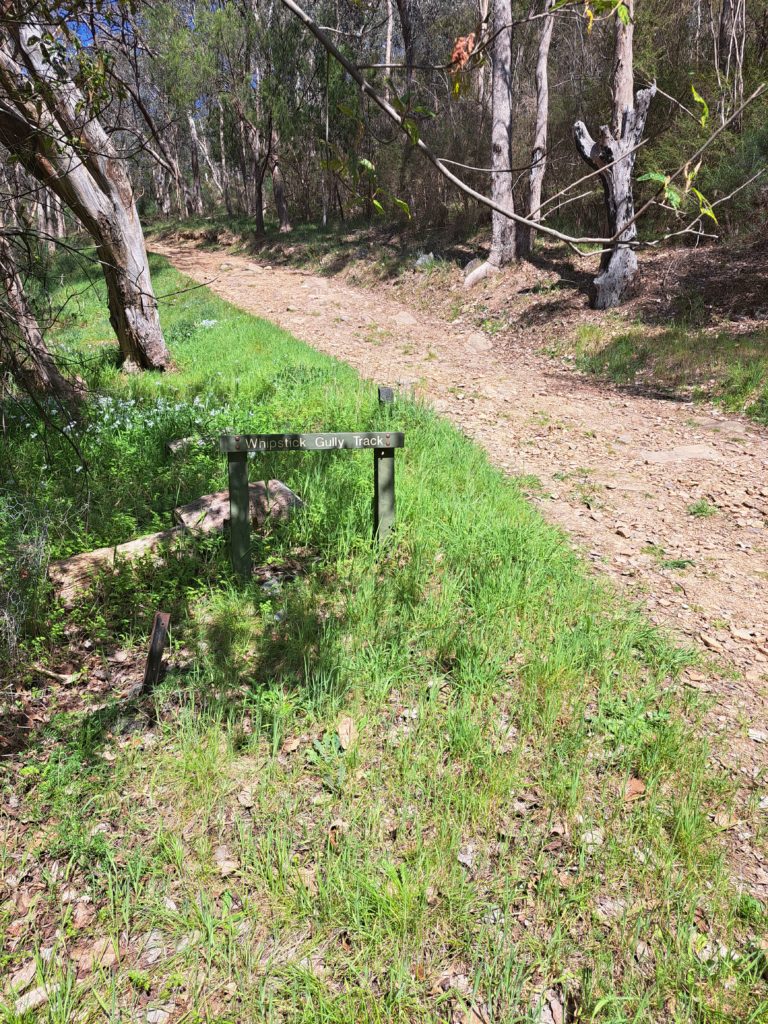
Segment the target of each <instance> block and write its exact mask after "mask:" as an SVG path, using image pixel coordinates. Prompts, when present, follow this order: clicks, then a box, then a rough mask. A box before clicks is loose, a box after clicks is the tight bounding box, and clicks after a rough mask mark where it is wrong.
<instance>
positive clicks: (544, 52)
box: [519, 0, 555, 255]
mask: <svg viewBox="0 0 768 1024" xmlns="http://www.w3.org/2000/svg"><path fill="white" fill-rule="evenodd" d="M553 4H554V0H544V10H545V11H551V10H552V6H553ZM554 27H555V18H554V15H553V14H551V13H550V14H549V15H548V16H547V17H546V18H545V19H544V22H543V24H542V29H541V35H540V36H539V51H538V54H537V57H536V122H535V127H534V132H533V150H532V153H531V173H530V176H529V179H528V219H529V220H535V221H539V220H540V219H541V211H540V207H541V190H542V186H543V184H544V174H545V173H546V170H547V134H548V130H549V47H550V44H551V42H552V30H553V29H554ZM535 238H536V231H535V230H534V229H533V228H530V229H523V228H521V229H520V240H521V245H520V247H519V248H520V254H521V255H523V254H524V253H525V252H530V250H531V249H532V248H533V243H534V240H535Z"/></svg>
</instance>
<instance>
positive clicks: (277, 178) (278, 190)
mask: <svg viewBox="0 0 768 1024" xmlns="http://www.w3.org/2000/svg"><path fill="white" fill-rule="evenodd" d="M269 169H270V172H271V174H272V194H273V196H274V197H275V209H276V210H277V220H278V223H279V224H280V231H281V233H283V234H285V233H287V232H289V231H291V230H292V229H291V220H290V217H289V216H288V203H287V201H286V198H285V182H284V181H283V172H282V171H281V170H280V139H279V137H278V134H277V132H276V131H275V130H274V129H273V130H272V141H271V145H270V156H269Z"/></svg>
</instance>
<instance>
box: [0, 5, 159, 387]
mask: <svg viewBox="0 0 768 1024" xmlns="http://www.w3.org/2000/svg"><path fill="white" fill-rule="evenodd" d="M2 9H3V14H4V20H3V22H2V23H0V143H1V144H2V145H3V146H5V148H6V149H7V150H8V151H9V152H10V153H12V154H13V155H14V156H15V158H17V159H18V160H19V161H20V162H21V164H22V165H23V167H24V168H25V169H26V170H27V172H28V173H29V174H30V175H32V176H33V177H35V178H36V179H37V180H38V181H40V182H41V183H42V184H44V185H45V186H46V187H47V188H49V189H50V190H51V191H52V192H54V193H55V194H56V196H57V197H58V198H59V199H60V200H61V201H62V203H64V204H65V205H66V206H67V207H68V208H69V209H70V210H72V212H73V213H74V214H75V215H76V216H77V218H78V219H79V221H80V222H81V224H82V225H83V226H84V227H85V229H86V230H87V231H88V232H89V234H90V235H91V236H92V238H93V240H94V242H95V244H96V252H97V255H98V258H99V261H100V264H101V268H102V271H103V274H104V279H105V282H106V285H107V295H108V303H109V313H110V321H111V324H112V327H113V329H114V331H115V334H116V335H117V339H118V343H119V346H120V351H121V353H122V357H123V364H124V366H126V368H146V369H164V368H166V367H167V366H168V365H169V363H170V355H169V353H168V349H167V348H166V345H165V342H164V340H163V334H162V330H161V328H160V320H159V317H158V312H157V302H156V300H155V296H154V293H153V291H152V282H151V278H150V272H149V263H148V260H147V253H146V249H145V247H144V236H143V232H142V228H141V224H140V222H139V216H138V212H137V210H136V204H135V201H134V196H133V191H132V188H131V183H130V179H129V177H128V173H127V168H126V164H125V161H124V159H122V158H121V154H120V153H119V152H118V150H117V148H116V145H115V143H114V142H113V140H112V138H111V137H110V135H108V134H107V132H106V131H105V130H104V128H103V127H102V125H101V123H100V121H99V120H98V117H97V116H96V111H95V109H94V102H93V101H92V98H89V95H88V93H89V94H90V97H93V96H94V95H98V93H99V90H100V88H101V85H102V84H103V69H101V68H100V66H99V62H98V58H96V60H95V61H94V62H92V63H89V62H88V61H87V60H85V59H84V60H83V61H82V62H81V63H80V65H79V66H77V65H76V64H73V59H72V50H73V49H76V48H77V43H78V42H79V37H77V36H76V34H75V35H73V33H72V31H71V30H70V28H69V26H68V24H67V16H68V14H69V15H70V16H71V14H72V12H71V11H70V12H65V11H62V9H61V8H60V7H59V6H58V5H57V6H56V7H55V8H53V7H48V6H47V5H41V4H36V5H34V8H32V7H31V5H30V4H29V3H19V2H13V0H5V2H4V3H3V8H2ZM78 78H80V80H81V81H82V82H83V84H84V88H81V86H80V85H79V84H78ZM86 89H87V91H88V93H87V92H86Z"/></svg>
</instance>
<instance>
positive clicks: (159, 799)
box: [0, 260, 768, 1024]
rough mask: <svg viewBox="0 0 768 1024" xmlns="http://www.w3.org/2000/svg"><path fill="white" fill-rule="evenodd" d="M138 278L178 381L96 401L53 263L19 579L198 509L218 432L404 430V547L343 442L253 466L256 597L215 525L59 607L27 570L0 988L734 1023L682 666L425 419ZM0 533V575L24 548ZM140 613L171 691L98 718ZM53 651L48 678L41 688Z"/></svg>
mask: <svg viewBox="0 0 768 1024" xmlns="http://www.w3.org/2000/svg"><path fill="white" fill-rule="evenodd" d="M153 268H154V272H155V285H156V289H157V292H158V293H159V294H164V295H167V296H168V297H167V298H165V299H163V300H162V303H161V310H162V316H163V322H164V327H165V330H166V335H167V337H168V338H169V340H170V341H171V344H172V349H173V355H174V359H175V361H176V364H177V369H176V370H175V371H174V372H172V373H168V374H166V375H162V376H160V375H150V374H144V375H141V376H138V377H127V378H126V377H122V376H121V375H120V374H119V373H118V372H117V370H116V368H115V365H114V352H113V348H112V344H111V343H107V342H106V341H105V339H106V338H107V337H108V329H107V325H106V317H105V314H104V307H103V295H102V293H101V289H100V287H99V286H97V287H96V288H95V289H92V288H86V289H85V290H80V291H78V289H80V288H81V287H82V285H83V282H82V280H81V279H79V278H78V276H77V272H76V271H75V270H74V269H73V268H72V267H71V266H68V267H66V268H65V270H66V275H65V277H64V284H63V285H62V288H63V291H65V292H66V293H67V294H68V295H70V302H69V304H68V307H67V308H68V310H69V313H68V315H69V322H68V323H67V324H66V325H65V327H64V328H63V329H62V330H61V332H60V334H59V336H58V340H59V343H60V346H61V349H60V352H59V354H60V356H62V357H67V358H68V359H69V360H70V361H72V363H73V364H76V365H77V366H78V368H79V371H80V372H81V374H83V375H84V376H85V377H86V378H87V379H88V382H89V384H90V387H91V390H92V397H91V400H90V403H89V409H88V412H87V415H86V417H85V419H84V421H83V423H80V424H73V425H72V426H71V427H68V426H67V425H66V424H60V427H61V431H60V432H59V431H57V430H54V429H52V428H51V427H50V426H48V427H45V426H44V425H43V424H42V423H41V422H40V420H39V418H38V417H37V416H36V414H35V412H34V410H33V409H31V408H30V407H29V406H26V405H23V404H22V405H19V406H11V407H9V408H8V410H7V417H6V418H7V434H6V439H5V444H6V446H7V447H6V451H7V455H8V458H7V460H4V462H3V467H4V468H3V478H2V488H3V496H4V497H3V500H4V501H6V502H8V501H10V500H11V498H13V500H14V501H16V502H19V503H25V507H28V508H31V509H34V510H36V511H35V515H36V516H37V517H39V522H41V523H43V522H44V523H45V535H44V537H42V536H41V537H38V538H37V540H36V543H37V545H38V548H40V547H41V546H42V548H43V549H44V555H45V558H58V557H62V556H65V555H68V554H70V553H73V552H77V551H81V550H86V549H88V548H91V547H95V546H98V545H103V544H115V543H118V542H121V541H125V540H129V539H131V538H132V537H134V536H136V535H137V534H139V533H142V532H146V531H150V530H155V529H160V528H163V527H165V526H167V525H169V524H170V516H171V510H172V509H173V507H174V506H175V505H178V504H179V503H181V502H184V501H187V500H190V499H192V498H194V497H197V496H199V495H200V494H202V493H206V492H209V491H214V490H218V489H220V488H223V487H225V486H226V481H225V464H224V458H223V457H222V456H221V455H220V454H219V452H218V450H217V444H216V441H215V438H216V435H218V433H220V432H222V431H225V430H226V431H233V432H234V431H246V430H247V431H250V432H257V431H282V430H295V431H313V430H331V429H332V430H363V429H380V428H384V427H388V428H392V429H397V430H403V431H404V432H405V435H406V447H405V449H404V450H403V451H402V452H399V453H398V455H397V494H398V523H397V527H396V530H395V532H394V534H393V535H392V537H391V538H390V540H389V541H388V542H387V544H386V545H384V546H383V547H381V548H379V547H377V546H375V545H374V544H373V543H372V541H371V536H370V533H371V498H372V465H371V458H370V455H369V454H368V455H366V454H362V455H357V454H350V453H348V452H344V453H323V454H315V453H305V454H291V455H284V456H258V458H255V459H254V460H253V461H252V462H251V465H250V471H251V478H252V479H258V478H269V477H278V478H280V479H282V480H284V481H285V482H286V483H287V484H288V485H289V486H291V487H292V488H293V489H294V490H295V491H297V492H298V493H299V494H300V495H301V497H302V498H303V499H304V502H305V507H304V509H303V510H302V511H301V512H299V513H298V514H296V515H295V516H294V517H293V518H292V519H291V521H290V522H288V523H285V524H275V525H273V526H271V527H270V528H269V529H268V530H267V531H265V532H260V533H257V534H256V535H255V537H254V545H253V548H254V550H253V556H254V564H255V566H256V567H257V572H256V574H255V575H254V579H253V581H252V582H249V583H248V584H246V585H239V584H238V583H237V581H236V580H235V579H234V578H233V577H232V575H231V573H230V570H229V566H228V560H227V551H226V545H225V542H224V541H223V540H221V539H218V538H215V539H210V540H208V541H206V542H205V543H203V542H200V541H195V540H192V541H190V542H189V543H188V544H187V545H186V546H185V547H184V548H182V549H181V550H180V551H179V552H177V553H175V554H174V555H172V556H169V557H168V558H167V559H166V561H165V562H164V564H162V565H159V566H158V565H157V564H155V563H154V562H152V561H150V560H145V561H143V562H140V563H139V564H137V565H136V564H134V565H129V564H124V565H121V566H118V568H117V570H116V571H115V572H114V573H113V572H110V573H106V574H102V576H101V577H100V578H99V579H98V580H97V581H96V582H95V584H94V587H93V589H92V590H91V592H90V593H88V594H86V595H85V596H84V597H82V598H81V599H80V600H79V601H78V603H77V604H76V605H75V607H74V608H71V609H65V608H63V607H62V606H60V605H57V604H56V601H55V595H52V594H50V593H49V592H48V591H47V589H46V586H45V584H44V582H42V581H40V582H39V587H40V590H39V593H37V595H36V597H35V600H34V601H30V602H29V603H28V606H27V607H28V614H27V615H26V617H25V618H24V621H23V623H22V622H20V623H19V624H18V630H19V635H18V643H17V651H16V653H15V660H14V662H13V668H12V670H13V672H14V673H15V678H16V680H17V685H16V692H17V697H18V700H19V701H20V702H21V703H22V704H24V703H25V702H27V703H29V702H32V703H33V704H34V706H35V707H37V708H38V709H39V708H40V707H41V706H42V707H44V708H45V714H43V715H40V716H39V717H40V718H42V720H43V724H42V725H41V726H40V727H39V731H38V734H37V735H36V736H29V737H28V738H27V740H26V747H25V749H24V750H23V751H20V752H17V754H16V756H15V757H13V758H9V759H6V761H5V762H4V765H3V768H2V771H3V776H2V779H3V782H2V784H3V793H4V796H5V799H6V801H10V802H9V803H8V806H11V807H13V808H14V811H13V814H12V815H11V816H9V817H8V818H6V819H5V821H4V824H3V826H2V827H3V829H4V844H3V846H2V855H1V856H0V882H1V883H2V885H3V887H4V892H5V898H4V902H3V903H2V906H1V907H0V940H2V953H0V973H2V974H4V975H5V976H6V977H8V978H10V977H11V976H12V975H13V973H14V972H15V971H16V970H18V969H19V968H21V967H23V966H24V965H26V964H28V963H29V962H30V961H35V958H37V960H36V963H37V966H36V968H35V972H36V976H37V977H36V982H37V983H38V984H47V985H48V986H49V988H50V995H49V1000H48V1003H47V1005H46V1006H45V1007H44V1008H43V1009H41V1010H40V1011H38V1012H39V1013H41V1014H42V1017H41V1018H40V1019H46V1015H47V1019H49V1020H65V1019H66V1020H74V1019H82V1020H96V1019H100V1020H109V1021H115V1022H117V1021H119V1020H124V1019H127V1018H128V1017H131V1018H133V1017H136V1018H138V1016H139V1015H143V1018H142V1019H156V1020H169V1021H173V1020H182V1019H183V1020H185V1021H218V1022H225V1021H227V1022H228V1021H235V1020H259V1021H261V1020H264V1021H275V1022H277V1021H297V1022H299V1021H306V1022H309V1021H312V1022H315V1021H325V1022H339V1024H341V1022H349V1024H352V1022H355V1024H360V1022H368V1021H370V1022H374V1021H376V1022H381V1021H401V1022H409V1024H410V1022H414V1021H424V1022H426V1021H443V1020H445V1021H460V1020H463V1021H466V1022H476V1021H480V1020H483V1021H485V1020H493V1021H505V1022H506V1021H509V1022H512V1021H525V1020H528V1021H543V1020H545V1019H548V1018H547V1017H545V1016H543V1014H544V1013H545V1012H551V1013H552V1014H554V1013H555V1012H560V1011H561V1010H562V1012H563V1013H564V1014H565V1019H567V1020H577V1019H578V1020H584V1021H588V1020H589V1021H602V1022H610V1024H623V1022H628V1021H679V1022H682V1021H689V1020H696V1021H701V1022H708V1024H709V1022H711V1024H715V1022H718V1024H722V1022H726V1021H734V1022H735V1021H744V1022H746V1021H751V1022H755V1021H757V1020H760V1019H762V1017H764V1016H765V1014H766V1013H768V1002H766V986H765V971H766V962H765V957H764V951H763V948H761V946H760V941H761V939H762V937H763V936H764V934H765V930H766V926H767V925H768V920H767V919H766V913H765V908H764V907H763V905H762V904H761V903H759V902H758V901H757V900H752V899H751V898H750V899H747V901H746V902H745V898H744V897H740V896H739V895H738V893H736V892H735V891H734V887H733V885H732V882H731V880H730V878H729V875H728V871H727V866H726V864H725V862H724V859H723V854H722V848H721V846H720V843H719V841H718V828H719V826H718V825H717V824H716V821H722V820H723V816H726V817H727V815H728V811H729V807H730V801H731V792H730V789H729V787H728V785H727V784H726V783H725V782H724V781H723V779H722V778H721V777H720V776H718V775H717V774H716V773H715V771H714V770H713V768H712V766H711V764H710V763H709V761H708V752H707V750H706V747H705V745H704V743H703V742H701V741H700V740H699V739H697V738H696V732H695V728H693V726H695V723H696V722H697V720H698V718H699V716H700V714H701V712H702V710H703V709H702V707H701V706H700V705H699V704H698V703H697V701H698V700H699V697H698V696H697V693H696V691H691V690H681V689H680V688H679V687H678V686H677V684H676V682H675V679H676V676H677V673H678V671H679V669H680V668H681V666H682V665H683V664H684V662H685V661H686V658H687V656H686V654H685V653H684V652H681V651H680V650H678V649H676V648H675V647H673V646H672V645H671V644H670V643H668V642H667V641H666V640H665V638H664V637H663V636H662V635H660V634H659V633H658V632H657V631H656V630H655V629H653V628H652V627H651V626H650V625H649V624H648V622H647V621H646V620H645V619H644V618H643V617H642V615H640V614H639V613H638V612H637V611H635V610H634V609H632V608H630V607H628V606H626V605H624V604H622V603H621V602H620V601H619V600H618V598H617V597H616V595H615V594H613V593H610V592H608V591H607V590H605V589H603V588H601V587H600V586H599V585H598V584H597V583H596V582H595V581H594V580H593V579H591V578H590V577H588V576H587V574H586V572H585V569H584V567H583V566H582V564H581V563H580V561H579V560H578V558H577V557H576V556H575V555H574V554H573V552H572V551H571V550H570V547H569V545H568V543H567V541H566V540H565V538H563V537H562V536H561V535H560V534H559V533H558V532H557V531H556V530H554V529H553V528H551V527H550V526H548V525H546V524H545V523H544V522H543V521H542V519H541V518H540V517H539V515H538V514H537V513H536V512H535V511H534V510H533V509H532V508H531V507H530V506H529V505H528V504H527V502H526V501H525V499H524V498H523V496H522V494H521V491H520V489H519V487H518V484H517V483H516V482H515V481H514V480H510V479H508V478H505V477H504V476H503V475H502V474H501V473H500V472H498V471H497V470H495V469H493V468H492V467H491V466H490V465H489V463H488V461H487V459H486V457H485V455H484V454H483V453H482V451H481V450H480V449H479V448H477V447H476V446H474V445H473V444H472V443H471V442H470V441H469V440H467V439H466V438H465V437H463V436H462V435H461V434H460V433H459V432H458V431H457V430H455V429H454V428H453V427H451V426H450V425H449V424H448V423H447V422H445V421H443V420H441V419H439V418H437V417H436V416H435V415H434V414H433V413H432V412H430V411H428V410H427V409H425V408H423V407H421V406H420V405H418V404H416V403H413V402H410V401H406V400H399V401H398V402H397V403H396V404H395V405H394V406H393V407H386V408H383V407H380V406H379V405H378V403H377V400H376V393H375V388H374V387H373V386H372V385H371V384H369V383H366V382H362V381H361V380H360V379H359V378H357V377H356V375H355V374H354V373H353V372H352V371H351V370H350V369H349V368H347V367H345V366H343V365H341V364H339V363H337V362H334V361H333V360H331V359H328V358H326V357H324V356H321V355H319V354H317V353H315V352H313V351H312V350H311V349H309V348H308V347H306V346H305V345H303V344H302V343H301V342H299V341H297V340H296V339H295V338H293V337H291V336H290V335H288V334H286V333H285V332H283V331H281V330H279V329H278V328H276V327H274V326H272V325H270V324H268V323H266V322H264V321H260V320H258V319H255V318H253V317H250V316H247V315H245V314H244V313H241V312H239V311H238V310H236V309H235V308H233V307H232V306H229V305H227V304H226V303H224V302H222V301H220V300H218V299H216V298H214V297H213V296H212V295H211V294H210V293H209V292H207V291H206V290H205V289H194V290H190V291H183V290H181V289H183V288H184V286H185V282H184V281H183V280H182V279H181V278H180V277H179V276H178V275H177V274H175V273H174V272H173V271H172V270H171V269H170V268H169V267H168V266H167V265H166V264H165V263H164V262H162V261H160V260H153ZM62 273H64V270H62ZM73 293H77V295H76V296H75V297H72V295H73ZM381 383H386V382H381ZM65 427H66V429H64V428H65ZM35 435H36V436H35ZM180 437H190V438H192V442H191V443H190V444H189V445H188V446H187V447H186V448H185V449H184V450H183V452H181V453H180V454H177V455H172V454H170V452H169V451H168V449H167V447H166V442H168V441H170V440H173V439H177V438H180ZM198 442H199V443H198ZM25 522H28V520H25ZM2 530H3V546H2V547H0V557H2V558H3V559H4V565H3V568H4V570H5V571H6V572H9V571H10V570H12V569H13V568H14V567H16V568H17V569H18V566H19V564H20V563H19V562H18V555H19V552H20V551H21V550H23V546H24V538H23V536H22V534H21V533H20V532H19V528H18V527H17V525H14V522H13V521H11V520H9V519H4V520H3V526H2ZM27 532H28V531H27ZM17 584H18V585H20V583H19V581H18V580H17ZM158 607H164V608H165V609H166V610H170V611H171V612H172V657H171V670H170V672H169V674H168V676H167V678H166V679H165V681H164V682H163V683H162V685H161V686H160V687H159V688H158V689H157V690H156V691H155V693H154V695H153V697H152V698H151V699H149V700H147V701H145V702H143V703H140V704H138V705H136V704H128V705H126V704H124V703H122V702H121V701H119V700H118V699H117V696H116V695H115V694H114V693H112V692H110V685H111V684H110V678H111V676H110V673H111V672H114V671H115V668H116V665H117V666H119V664H121V661H120V660H119V659H120V658H124V657H126V656H127V657H129V658H130V656H131V655H132V652H134V651H136V652H139V653H140V652H141V651H142V650H143V649H144V648H145V645H146V641H147V634H148V630H149V626H150V623H151V617H152V614H153V612H154V611H155V609H156V608H158ZM77 659H79V664H78V668H79V674H78V676H77V679H76V681H75V682H74V683H72V684H70V686H69V689H67V688H66V687H63V688H56V687H55V686H54V685H53V683H51V682H48V683H44V682H43V681H42V680H43V679H45V678H47V677H42V679H41V677H40V676H39V675H36V674H35V671H36V670H35V668H34V665H35V664H37V665H40V664H42V665H43V666H44V667H45V666H46V665H47V666H54V667H55V668H56V670H60V669H61V668H62V664H63V663H64V662H68V663H69V664H71V663H72V662H74V661H77ZM9 664H10V663H9ZM105 677H106V681H104V680H105ZM72 690H78V691H80V692H81V693H82V695H83V696H82V700H81V702H80V704H77V703H73V701H72ZM22 822H23V825H22V824H21V823H22ZM43 949H45V950H46V951H47V952H46V953H45V956H42V954H41V953H40V951H41V950H43ZM56 986H58V987H56ZM4 1000H5V1002H4V1003H3V1004H2V1005H3V1007H4V1009H3V1011H2V1013H3V1014H4V1018H3V1019H5V1020H8V1021H11V1020H18V1019H19V1014H18V1013H17V1011H16V1009H15V1006H16V1002H15V1000H16V996H15V995H14V994H13V993H12V992H11V991H10V989H8V988H7V987H6V989H5V996H4ZM544 1007H546V1008H547V1009H546V1011H545V1010H544V1009H543V1008H544ZM152 1014H154V1015H155V1016H154V1017H152V1018H150V1016H149V1015H152ZM163 1014H165V1015H166V1016H162V1015H163ZM28 1018H29V1015H28ZM29 1019H31V1018H29ZM552 1019H558V1017H556V1016H553V1018H552Z"/></svg>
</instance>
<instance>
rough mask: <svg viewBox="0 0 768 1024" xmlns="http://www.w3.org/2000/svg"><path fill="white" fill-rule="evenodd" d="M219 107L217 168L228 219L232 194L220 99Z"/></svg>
mask: <svg viewBox="0 0 768 1024" xmlns="http://www.w3.org/2000/svg"><path fill="white" fill-rule="evenodd" d="M218 107H219V150H220V153H219V167H220V168H221V190H222V193H223V196H224V207H225V209H226V211H227V215H228V216H229V217H231V216H232V194H231V192H230V189H229V169H228V167H227V150H226V142H225V138H224V104H223V103H222V102H221V97H219V99H218Z"/></svg>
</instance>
